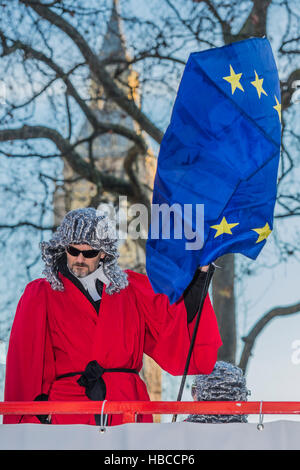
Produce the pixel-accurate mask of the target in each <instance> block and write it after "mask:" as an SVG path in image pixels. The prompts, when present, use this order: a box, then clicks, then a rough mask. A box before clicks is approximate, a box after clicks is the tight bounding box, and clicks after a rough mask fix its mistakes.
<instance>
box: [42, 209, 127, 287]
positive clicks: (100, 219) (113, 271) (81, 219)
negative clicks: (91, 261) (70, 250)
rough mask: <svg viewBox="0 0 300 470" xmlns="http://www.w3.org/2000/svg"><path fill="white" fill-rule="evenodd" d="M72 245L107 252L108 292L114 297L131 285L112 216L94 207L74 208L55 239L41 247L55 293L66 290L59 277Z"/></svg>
mask: <svg viewBox="0 0 300 470" xmlns="http://www.w3.org/2000/svg"><path fill="white" fill-rule="evenodd" d="M70 244H87V245H90V246H91V247H92V248H93V249H95V250H101V251H103V252H104V253H105V255H106V256H105V258H104V260H102V263H103V272H104V274H105V275H106V277H107V278H108V280H109V281H110V283H109V285H108V287H107V289H106V292H107V293H108V294H113V293H115V292H119V291H120V290H121V289H124V288H125V287H126V286H127V285H128V280H127V274H126V273H125V272H124V271H123V270H122V269H121V268H120V266H119V265H118V262H117V260H118V257H119V252H118V248H117V237H116V230H115V229H114V227H113V224H112V222H111V220H110V219H109V217H108V216H107V215H106V214H105V213H104V212H101V211H99V210H96V209H94V208H93V207H87V208H83V209H74V210H72V211H70V212H68V213H67V214H66V216H65V217H64V219H63V221H62V223H61V224H60V226H59V227H58V228H57V230H56V232H55V233H54V235H53V237H52V239H51V240H49V241H48V242H42V243H41V244H40V247H41V251H42V259H43V261H44V262H45V269H44V271H43V274H44V275H45V277H46V279H47V280H48V282H49V283H50V285H51V287H52V289H53V290H60V291H63V290H64V286H63V283H62V281H61V279H60V278H59V276H58V263H59V261H60V259H61V258H62V256H63V255H64V253H65V248H66V247H67V246H68V245H70Z"/></svg>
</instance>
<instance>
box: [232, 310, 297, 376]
mask: <svg viewBox="0 0 300 470" xmlns="http://www.w3.org/2000/svg"><path fill="white" fill-rule="evenodd" d="M299 312H300V303H296V304H293V305H289V306H288V307H276V308H273V309H272V310H270V311H269V312H267V313H266V314H265V315H263V316H262V317H261V318H260V319H259V320H258V322H257V323H256V324H255V325H254V326H253V328H252V329H251V330H250V332H249V333H248V335H247V336H245V337H243V338H242V339H243V341H244V343H245V345H244V348H243V351H242V354H241V358H240V363H239V367H240V368H241V369H242V370H243V371H244V372H246V369H247V365H248V362H249V359H250V357H251V352H252V349H253V347H254V343H255V341H256V339H257V337H258V336H259V334H260V333H261V332H262V330H263V329H264V328H265V327H266V325H267V324H268V323H270V321H271V320H273V319H274V318H276V317H283V316H287V315H292V314H295V313H299Z"/></svg>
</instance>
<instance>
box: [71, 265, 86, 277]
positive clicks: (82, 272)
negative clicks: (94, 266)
mask: <svg viewBox="0 0 300 470" xmlns="http://www.w3.org/2000/svg"><path fill="white" fill-rule="evenodd" d="M74 268H75V269H74ZM69 269H70V271H71V273H72V274H74V275H75V276H77V277H85V276H87V275H88V274H90V273H91V271H90V268H89V266H87V265H86V264H83V263H75V264H73V265H72V266H71V267H69Z"/></svg>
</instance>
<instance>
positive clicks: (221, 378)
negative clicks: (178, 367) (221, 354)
mask: <svg viewBox="0 0 300 470" xmlns="http://www.w3.org/2000/svg"><path fill="white" fill-rule="evenodd" d="M191 393H192V397H193V399H194V400H195V401H247V397H248V395H249V394H250V391H249V390H248V388H247V386H246V379H245V376H244V373H243V371H242V369H240V368H239V367H237V366H235V365H233V364H230V363H229V362H225V361H217V362H216V364H215V367H214V369H213V371H212V373H211V374H208V375H204V374H203V375H202V374H199V375H196V376H195V377H194V381H193V383H192V387H191ZM189 420H191V421H197V422H206V423H209V422H214V423H218V422H219V423H220V422H224V423H226V422H228V423H229V422H231V423H233V422H246V421H247V417H246V416H245V415H217V416H214V415H195V418H192V417H191V419H189Z"/></svg>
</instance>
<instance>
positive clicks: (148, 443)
mask: <svg viewBox="0 0 300 470" xmlns="http://www.w3.org/2000/svg"><path fill="white" fill-rule="evenodd" d="M0 449H1V450H173V449H176V450H203V449H205V450H248V449H250V450H257V449H258V450H300V423H297V422H293V421H276V422H271V423H265V424H264V429H263V430H262V431H259V430H258V429H257V424H254V423H248V424H240V423H235V424H198V423H187V422H178V423H167V424H156V423H153V424H148V423H147V424H141V423H138V424H124V425H120V426H114V427H110V428H106V431H105V432H104V433H101V432H100V428H99V427H97V426H86V425H72V426H70V425H59V426H56V425H41V424H6V425H3V424H2V425H1V426H0Z"/></svg>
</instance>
